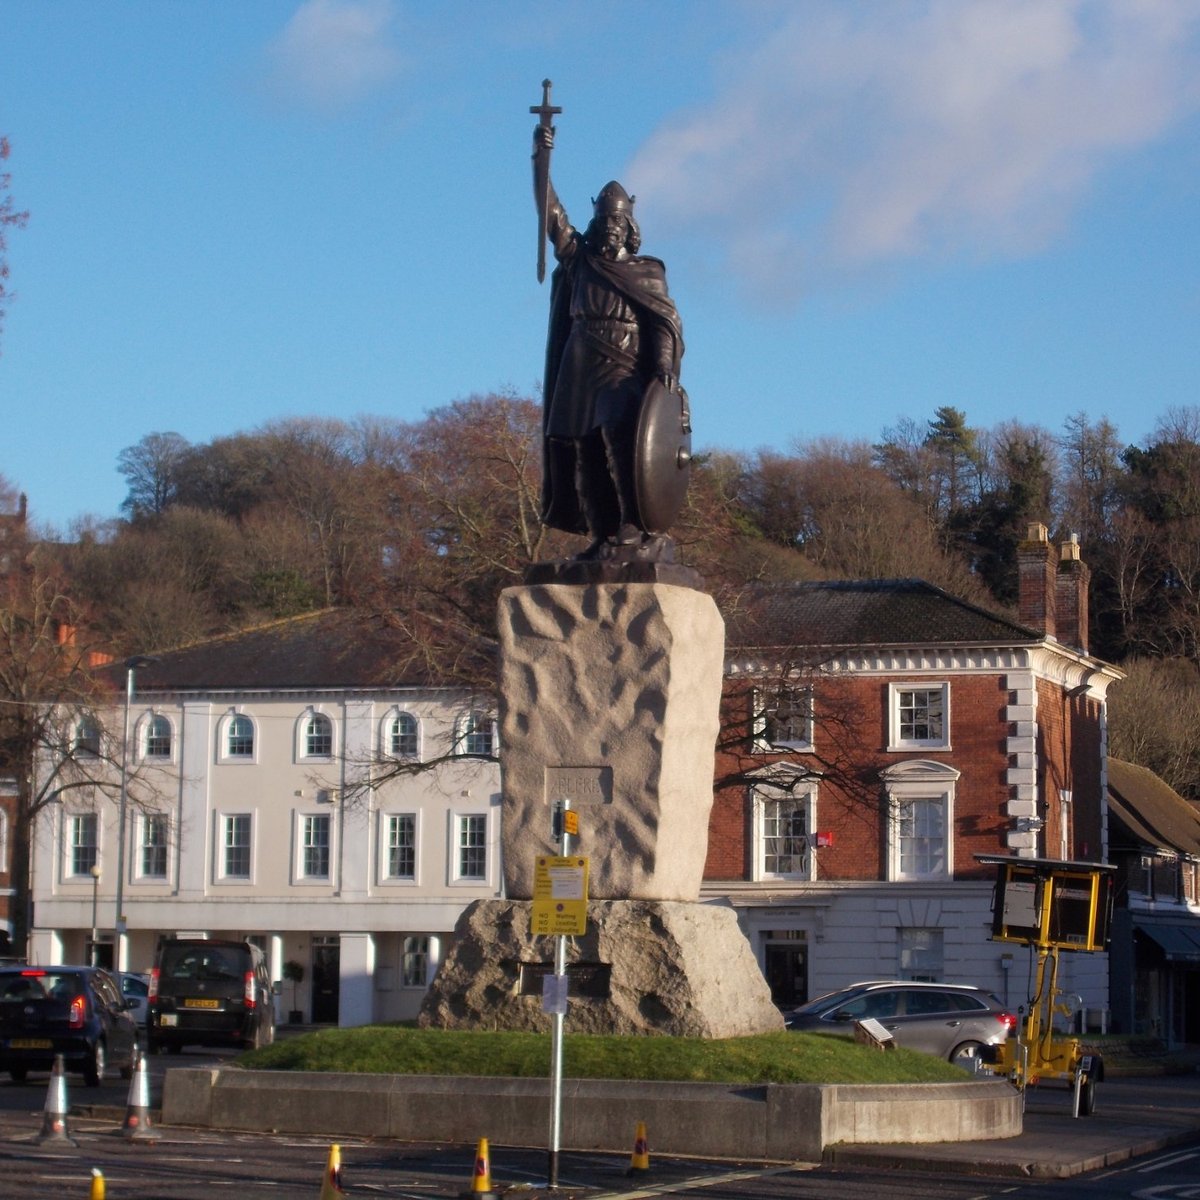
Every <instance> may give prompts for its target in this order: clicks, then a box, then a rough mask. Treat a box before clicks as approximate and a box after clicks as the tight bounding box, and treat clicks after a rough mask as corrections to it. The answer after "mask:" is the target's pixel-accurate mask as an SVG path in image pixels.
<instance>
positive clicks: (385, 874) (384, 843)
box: [379, 809, 421, 887]
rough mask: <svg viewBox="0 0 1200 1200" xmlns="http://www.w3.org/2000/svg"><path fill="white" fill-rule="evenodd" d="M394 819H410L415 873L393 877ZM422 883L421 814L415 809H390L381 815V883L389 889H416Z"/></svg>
mask: <svg viewBox="0 0 1200 1200" xmlns="http://www.w3.org/2000/svg"><path fill="white" fill-rule="evenodd" d="M393 817H408V818H409V819H410V820H411V821H412V828H413V873H412V875H411V876H409V875H393V874H391V872H390V870H389V865H390V860H391V841H390V838H391V822H392V818H393ZM420 881H421V813H420V811H419V810H415V809H389V810H384V811H381V812H380V814H379V882H380V883H381V884H384V885H385V886H387V887H414V886H415V885H417V884H419V883H420Z"/></svg>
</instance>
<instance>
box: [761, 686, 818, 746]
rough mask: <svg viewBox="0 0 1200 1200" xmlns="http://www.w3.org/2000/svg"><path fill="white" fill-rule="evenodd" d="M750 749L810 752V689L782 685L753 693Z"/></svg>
mask: <svg viewBox="0 0 1200 1200" xmlns="http://www.w3.org/2000/svg"><path fill="white" fill-rule="evenodd" d="M754 748H755V749H756V750H759V751H769V750H812V748H813V694H812V688H811V687H807V686H803V687H802V686H798V685H784V686H781V687H778V688H774V689H771V690H765V689H763V690H758V689H756V690H755V692H754Z"/></svg>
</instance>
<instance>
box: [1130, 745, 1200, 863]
mask: <svg viewBox="0 0 1200 1200" xmlns="http://www.w3.org/2000/svg"><path fill="white" fill-rule="evenodd" d="M1108 809H1109V813H1110V815H1111V816H1112V817H1115V818H1116V823H1115V824H1119V825H1120V826H1124V833H1125V835H1126V839H1127V840H1128V842H1130V843H1140V844H1141V845H1143V846H1147V847H1149V846H1156V847H1159V848H1162V849H1166V850H1176V851H1178V852H1179V853H1181V854H1194V855H1197V856H1200V814H1198V813H1197V812H1196V809H1195V808H1194V807H1193V806H1192V805H1191V804H1189V803H1188V802H1187V801H1186V800H1185V799H1184V798H1183V797H1182V796H1181V795H1180V794H1179V793H1178V792H1177V791H1175V790H1174V788H1172V787H1170V786H1169V785H1168V784H1166V783H1165V782H1164V781H1163V780H1162V779H1160V778H1159V777H1158V776H1157V775H1156V774H1155V773H1154V772H1153V771H1151V770H1148V769H1147V768H1146V767H1139V766H1136V765H1135V764H1134V763H1129V762H1124V761H1123V760H1121V759H1119V758H1110V759H1109V760H1108ZM1120 832H1121V831H1120V830H1119V829H1118V828H1116V827H1114V828H1113V830H1112V834H1113V835H1117V834H1119V833H1120ZM1112 841H1113V842H1114V844H1115V843H1116V842H1117V841H1118V838H1117V837H1116V836H1113V837H1112Z"/></svg>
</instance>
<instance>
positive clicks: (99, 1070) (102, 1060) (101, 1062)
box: [83, 1041, 108, 1087]
mask: <svg viewBox="0 0 1200 1200" xmlns="http://www.w3.org/2000/svg"><path fill="white" fill-rule="evenodd" d="M107 1066H108V1061H107V1056H106V1055H105V1051H104V1043H103V1042H99V1041H98V1042H97V1043H96V1044H95V1046H93V1047H92V1056H91V1058H90V1059H89V1060H88V1062H87V1064H86V1065H85V1066H84V1068H83V1082H84V1083H86V1084H87V1086H88V1087H99V1086H100V1081H101V1080H102V1079H103V1078H104V1071H105V1068H106V1067H107Z"/></svg>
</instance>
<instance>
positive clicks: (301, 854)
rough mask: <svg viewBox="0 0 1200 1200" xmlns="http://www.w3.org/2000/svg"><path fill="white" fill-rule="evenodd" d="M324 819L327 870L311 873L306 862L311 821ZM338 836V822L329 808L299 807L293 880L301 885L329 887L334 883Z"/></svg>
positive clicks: (296, 820) (296, 823)
mask: <svg viewBox="0 0 1200 1200" xmlns="http://www.w3.org/2000/svg"><path fill="white" fill-rule="evenodd" d="M316 821H323V822H324V824H325V829H326V834H327V836H326V844H325V856H326V871H325V874H324V875H310V874H309V873H308V871H307V868H306V864H305V857H306V852H307V851H308V849H309V846H308V841H307V836H308V828H309V824H310V822H316ZM336 837H337V822H336V821H335V820H334V819H333V813H331V812H329V811H328V810H326V811H324V812H314V811H312V810H311V809H298V810H297V811H296V814H295V837H294V841H295V846H296V854H295V858H294V861H293V863H292V882H293V883H294V884H298V885H300V886H309V887H311V886H314V885H315V886H317V887H328V886H329V885H330V884H332V883H333V872H334V864H335V863H336V862H337V858H336V856H335V855H336V845H335V839H336Z"/></svg>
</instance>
